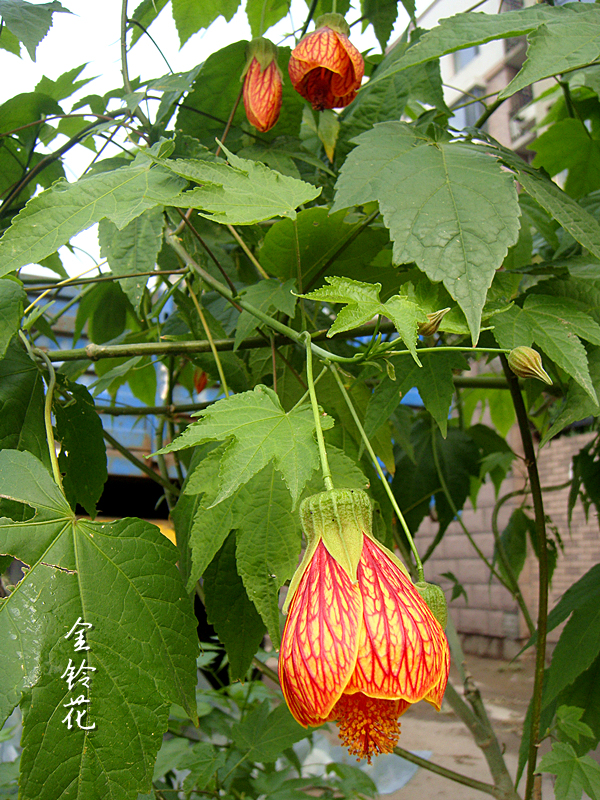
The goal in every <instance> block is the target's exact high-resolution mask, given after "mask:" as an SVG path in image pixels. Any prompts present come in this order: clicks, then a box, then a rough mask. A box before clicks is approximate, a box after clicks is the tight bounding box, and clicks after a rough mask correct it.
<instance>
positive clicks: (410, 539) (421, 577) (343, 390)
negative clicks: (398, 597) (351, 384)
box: [329, 364, 425, 582]
mask: <svg viewBox="0 0 600 800" xmlns="http://www.w3.org/2000/svg"><path fill="white" fill-rule="evenodd" d="M329 368H330V369H331V371H332V373H333V377H334V378H335V380H336V382H337V385H338V386H339V389H340V392H341V393H342V397H343V398H344V400H345V402H346V405H347V406H348V410H349V411H350V413H351V414H352V419H353V420H354V423H355V425H356V427H357V428H358V430H359V432H360V435H361V437H362V440H363V442H364V443H365V449H366V451H367V453H368V454H369V455H370V456H371V460H372V462H373V465H374V466H375V469H376V470H377V474H378V475H379V477H380V478H381V481H382V483H383V488H384V490H385V492H386V494H387V496H388V497H389V500H390V503H391V504H392V508H393V509H394V511H395V512H396V516H397V517H398V521H399V522H400V525H401V526H402V529H403V531H404V533H405V535H406V538H407V540H408V544H409V545H410V549H411V551H412V554H413V556H414V559H415V564H416V567H417V581H419V582H420V581H423V580H425V577H424V573H423V564H422V563H421V558H420V557H419V552H418V550H417V547H416V545H415V543H414V540H413V537H412V534H411V532H410V530H409V528H408V525H407V524H406V520H405V519H404V515H403V513H402V511H400V507H399V506H398V503H397V502H396V498H395V497H394V493H393V492H392V490H391V488H390V485H389V483H388V482H387V478H386V477H385V475H384V473H383V470H382V469H381V466H380V464H379V460H378V458H377V456H376V455H375V451H374V450H373V448H372V446H371V442H370V441H369V437H368V436H367V434H366V433H365V429H364V428H363V426H362V423H361V421H360V419H359V418H358V414H357V413H356V409H355V408H354V403H353V402H352V400H351V399H350V395H349V394H348V392H347V391H346V387H345V386H344V384H343V382H342V379H341V378H340V376H339V374H338V371H337V368H336V367H335V365H334V364H330V365H329Z"/></svg>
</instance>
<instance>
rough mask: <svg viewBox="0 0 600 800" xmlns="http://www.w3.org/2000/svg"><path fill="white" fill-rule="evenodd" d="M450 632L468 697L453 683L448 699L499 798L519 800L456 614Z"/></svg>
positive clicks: (447, 688)
mask: <svg viewBox="0 0 600 800" xmlns="http://www.w3.org/2000/svg"><path fill="white" fill-rule="evenodd" d="M446 635H447V637H448V644H449V645H450V652H451V654H452V661H453V663H454V664H455V666H456V667H457V670H458V673H459V675H460V679H461V681H462V684H463V690H464V696H465V698H466V700H463V698H462V697H461V696H460V695H459V694H458V692H457V691H456V689H455V688H454V687H453V686H452V684H450V683H449V684H448V686H447V687H446V693H445V694H444V699H445V700H447V701H448V703H449V705H450V706H451V708H452V710H453V711H454V712H455V713H456V715H457V716H458V717H460V719H461V720H462V722H463V723H464V724H465V725H466V727H467V728H468V729H469V731H470V732H471V735H472V736H473V739H474V741H475V744H476V745H477V747H479V749H480V750H481V752H482V753H483V756H484V758H485V760H486V762H487V765H488V767H489V770H490V773H491V775H492V777H493V779H494V792H493V794H494V796H495V797H497V798H498V800H519V795H518V794H517V792H516V790H515V787H514V785H513V782H512V779H511V777H510V773H509V772H508V769H507V768H506V762H505V761H504V756H503V753H502V749H501V747H500V744H499V742H498V738H497V736H496V734H495V733H494V729H493V727H492V723H491V722H490V718H489V717H488V714H487V711H486V710H485V706H484V704H483V699H482V697H481V692H480V691H479V689H478V688H477V685H476V684H475V682H474V680H473V677H472V675H471V673H470V672H469V671H468V669H467V665H466V663H465V656H464V653H463V650H462V647H461V644H460V640H459V638H458V634H457V632H456V628H455V627H454V623H453V621H452V617H449V619H448V625H447V626H446Z"/></svg>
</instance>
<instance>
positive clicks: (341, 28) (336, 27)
mask: <svg viewBox="0 0 600 800" xmlns="http://www.w3.org/2000/svg"><path fill="white" fill-rule="evenodd" d="M315 27H316V28H317V30H318V29H319V28H331V30H332V31H335V32H336V33H341V34H343V35H344V36H350V26H349V25H348V23H347V22H346V20H345V19H344V17H343V16H342V15H341V14H321V16H320V17H317V20H316V22H315Z"/></svg>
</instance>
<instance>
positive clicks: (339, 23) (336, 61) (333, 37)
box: [288, 14, 365, 111]
mask: <svg viewBox="0 0 600 800" xmlns="http://www.w3.org/2000/svg"><path fill="white" fill-rule="evenodd" d="M316 26H317V30H315V31H314V32H313V33H309V34H308V36H305V37H304V39H302V41H301V42H300V43H299V44H298V45H297V46H296V47H295V48H294V50H293V51H292V55H291V57H290V62H289V65H288V71H289V73H290V79H291V81H292V85H293V87H294V89H295V90H296V91H297V92H299V93H300V94H301V95H302V97H305V98H306V99H307V100H310V102H311V103H312V107H313V108H314V109H315V110H317V111H323V109H325V108H343V107H344V106H347V105H348V104H349V103H351V102H352V101H353V100H354V98H355V97H356V93H357V91H358V89H359V88H360V84H361V81H362V77H363V75H364V71H365V64H364V61H363V57H362V56H361V54H360V53H359V51H358V50H357V49H356V47H354V45H353V44H352V43H351V42H350V40H349V38H348V36H349V35H350V28H349V27H348V23H347V22H346V20H345V19H344V18H343V17H342V16H341V14H324V15H323V16H322V17H319V19H318V20H317V22H316Z"/></svg>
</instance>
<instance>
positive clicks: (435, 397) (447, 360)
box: [365, 353, 465, 438]
mask: <svg viewBox="0 0 600 800" xmlns="http://www.w3.org/2000/svg"><path fill="white" fill-rule="evenodd" d="M421 360H422V367H421V368H419V367H418V366H417V365H416V364H415V363H413V362H412V361H410V360H409V359H408V358H406V357H405V356H404V357H396V358H393V359H391V361H392V363H393V365H394V368H395V372H396V379H395V380H392V379H391V378H390V377H389V376H385V377H384V378H382V379H381V381H380V382H379V385H378V386H377V387H376V389H375V391H374V392H373V394H372V396H371V399H370V400H369V405H368V407H367V413H366V415H365V430H366V432H367V436H371V435H372V434H373V433H374V432H375V431H376V430H377V429H378V428H379V427H380V426H381V425H382V424H383V422H384V421H385V420H386V419H387V418H388V417H389V415H390V414H391V413H392V412H393V411H394V410H395V409H396V408H397V407H398V404H399V403H400V399H401V398H402V397H403V395H405V394H406V393H407V392H408V391H409V390H410V389H412V387H413V386H416V387H417V389H418V390H419V394H420V396H421V399H422V400H423V402H424V404H425V408H426V409H427V410H428V411H429V413H430V414H431V416H432V417H433V418H434V419H435V421H436V422H437V424H438V426H439V428H440V431H441V434H442V436H443V437H444V438H445V437H446V432H447V430H448V414H449V411H450V405H451V403H452V397H453V395H454V391H455V388H454V382H453V380H452V376H453V372H452V370H454V369H464V368H465V359H464V357H463V356H462V355H461V354H460V353H423V354H422V355H421Z"/></svg>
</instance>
